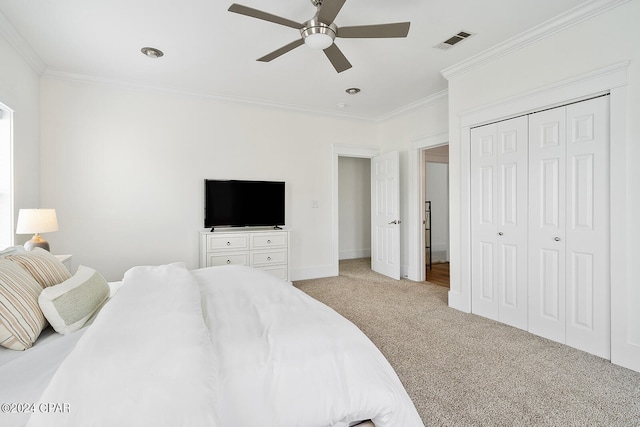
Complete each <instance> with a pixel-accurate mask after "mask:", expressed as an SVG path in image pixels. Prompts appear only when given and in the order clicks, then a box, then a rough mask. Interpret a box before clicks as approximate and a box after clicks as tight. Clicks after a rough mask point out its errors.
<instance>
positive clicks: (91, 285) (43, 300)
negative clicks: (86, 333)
mask: <svg viewBox="0 0 640 427" xmlns="http://www.w3.org/2000/svg"><path fill="white" fill-rule="evenodd" d="M109 292H110V289H109V284H108V283H107V281H106V280H105V279H104V277H102V275H101V274H100V273H98V272H97V271H95V270H94V269H92V268H89V267H85V266H80V267H79V268H78V271H77V272H76V274H75V275H74V276H73V277H71V278H70V279H67V280H65V281H64V282H62V283H60V284H59V285H55V286H50V287H47V288H45V289H44V290H43V291H42V293H41V294H40V297H39V298H38V302H39V303H40V308H41V309H42V312H43V313H44V316H45V317H46V318H47V320H48V321H49V323H50V324H51V326H53V329H55V330H56V332H58V333H60V334H63V335H66V334H68V333H70V332H74V331H77V330H78V329H80V328H82V327H83V326H84V325H85V323H87V321H88V320H89V319H90V318H91V316H93V314H94V313H95V312H96V311H97V310H98V309H99V308H100V307H102V304H103V303H104V302H105V301H106V300H107V298H108V297H109Z"/></svg>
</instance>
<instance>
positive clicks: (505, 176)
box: [497, 117, 529, 329]
mask: <svg viewBox="0 0 640 427" xmlns="http://www.w3.org/2000/svg"><path fill="white" fill-rule="evenodd" d="M528 138H529V135H528V120H527V118H526V117H517V118H515V119H511V120H507V121H504V122H500V123H498V233H497V242H498V246H497V249H498V267H497V271H498V277H497V279H498V295H499V300H498V304H499V312H500V315H499V320H500V321H501V322H504V323H506V324H508V325H512V326H516V327H518V328H521V329H527V305H528V304H527V298H528V296H527V286H528V282H529V279H528V276H527V263H528V257H527V251H528V247H527V221H528V212H527V206H528V200H527V194H528V170H527V169H528V159H527V157H528V156H527V151H528V149H527V147H528Z"/></svg>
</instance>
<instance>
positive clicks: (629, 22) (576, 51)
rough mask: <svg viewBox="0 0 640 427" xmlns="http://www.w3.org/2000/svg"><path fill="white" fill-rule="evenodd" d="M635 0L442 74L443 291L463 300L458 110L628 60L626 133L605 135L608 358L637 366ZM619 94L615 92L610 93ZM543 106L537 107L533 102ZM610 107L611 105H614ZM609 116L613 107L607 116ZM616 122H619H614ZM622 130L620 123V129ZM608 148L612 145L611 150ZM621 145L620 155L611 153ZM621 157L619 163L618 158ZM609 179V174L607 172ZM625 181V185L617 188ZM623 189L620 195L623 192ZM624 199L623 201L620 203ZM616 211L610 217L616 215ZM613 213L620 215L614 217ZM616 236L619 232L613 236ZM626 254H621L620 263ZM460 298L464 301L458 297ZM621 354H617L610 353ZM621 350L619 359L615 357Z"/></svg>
mask: <svg viewBox="0 0 640 427" xmlns="http://www.w3.org/2000/svg"><path fill="white" fill-rule="evenodd" d="M638 19H640V2H638V1H630V2H627V3H625V4H623V5H621V6H619V7H617V8H615V9H613V10H610V11H608V12H605V13H603V14H601V15H598V16H596V17H594V18H591V19H589V20H586V21H582V22H580V23H578V24H576V25H574V26H571V27H569V28H566V29H564V30H562V31H559V32H556V33H554V34H553V35H551V36H549V37H547V38H544V39H542V40H539V41H536V42H534V43H532V44H529V45H527V46H526V47H523V48H521V49H519V50H517V51H515V52H512V53H508V54H505V55H503V56H501V57H499V58H497V59H494V60H492V61H490V62H486V63H483V64H481V65H478V66H477V67H475V68H472V69H470V70H468V71H466V72H462V73H460V74H453V75H452V76H451V78H450V80H449V137H450V174H451V181H450V186H451V191H450V193H451V194H450V196H451V212H452V215H451V219H452V221H451V251H452V252H451V267H452V268H451V293H450V302H451V301H452V298H453V299H455V300H457V302H464V301H466V297H468V295H464V294H465V292H468V288H467V285H468V284H467V283H465V280H466V279H465V278H464V277H463V276H462V268H464V266H463V265H462V260H463V259H464V258H465V256H464V253H465V251H468V248H467V247H466V246H465V244H464V243H463V241H464V239H463V237H464V235H463V234H464V233H465V226H464V224H463V221H461V219H462V216H461V213H460V212H461V211H462V209H464V206H463V205H464V203H463V200H462V198H463V188H464V187H465V183H464V182H463V177H464V176H465V174H464V171H463V170H462V169H463V168H464V162H463V158H464V155H465V150H464V149H463V147H462V146H461V141H462V140H463V138H462V135H461V121H460V120H461V117H462V116H464V115H465V113H466V112H469V111H475V110H477V109H481V108H485V107H487V106H490V105H492V103H495V102H497V101H500V100H507V99H510V98H513V97H520V98H521V99H524V100H526V99H531V95H530V93H531V92H532V91H535V90H537V89H539V88H542V87H552V86H553V85H556V84H558V82H562V81H564V80H566V79H571V78H574V77H577V76H580V75H583V74H587V73H590V72H593V71H595V70H598V69H601V68H603V67H608V66H611V65H612V64H617V63H620V62H621V61H630V66H629V69H628V85H627V86H626V87H625V88H624V91H625V93H626V97H627V98H626V100H623V102H622V105H623V106H624V107H626V117H623V118H622V120H623V123H624V120H626V125H624V126H623V128H624V127H626V138H625V137H624V136H623V137H622V138H617V139H616V140H612V156H613V155H614V154H615V156H616V157H615V158H616V159H622V160H621V161H619V160H615V161H616V162H617V163H616V164H614V165H613V168H612V169H613V170H612V177H614V176H617V174H618V175H619V171H620V170H625V168H626V171H627V174H626V177H624V176H623V177H622V178H621V185H620V188H622V192H623V194H616V193H620V190H616V189H615V188H614V189H613V190H614V196H613V197H614V198H616V199H617V201H619V202H620V203H618V204H617V206H616V208H615V209H612V211H611V212H612V227H619V226H620V224H621V223H623V224H624V223H625V221H626V230H622V232H621V233H616V234H615V235H612V238H615V240H614V241H612V248H611V249H612V253H614V256H613V260H612V266H614V265H615V266H617V268H616V267H613V268H612V277H613V279H612V284H611V286H612V300H613V305H612V325H613V331H612V360H614V359H615V358H616V357H618V360H617V361H615V363H620V364H623V365H625V366H628V367H631V368H632V369H636V370H640V286H638V280H637V278H638V277H640V264H639V263H637V262H633V260H636V259H639V258H640V245H638V244H637V242H638V241H640V223H639V222H638V221H636V220H635V217H637V213H638V212H640V168H638V167H636V165H635V163H637V162H638V161H639V160H640V144H638V143H637V142H638V140H640V121H638V120H637V118H638V117H640V65H639V63H640V43H638V40H640V27H639V26H638V25H637V22H638ZM618 99H619V98H618ZM541 107H543V106H541ZM616 108H617V107H616ZM614 117H616V115H615V112H614V115H612V118H614ZM618 123H620V122H619V121H618ZM622 133H624V130H623V131H622ZM614 150H615V152H614ZM621 151H622V155H620V154H619V153H620V152H621ZM625 159H626V163H625ZM612 179H613V178H612ZM624 187H626V189H625V188H624ZM624 193H626V194H624ZM625 203H626V208H625ZM616 218H617V219H616ZM618 219H622V221H619V220H618ZM621 235H622V236H621ZM626 260H629V262H628V263H627V262H626ZM463 305H464V304H463ZM616 355H621V356H616ZM619 357H622V358H623V359H624V361H621V360H620V359H619Z"/></svg>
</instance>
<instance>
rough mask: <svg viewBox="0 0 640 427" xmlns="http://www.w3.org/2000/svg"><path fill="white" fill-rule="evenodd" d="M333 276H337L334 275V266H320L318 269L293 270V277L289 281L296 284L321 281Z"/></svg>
mask: <svg viewBox="0 0 640 427" xmlns="http://www.w3.org/2000/svg"><path fill="white" fill-rule="evenodd" d="M333 276H335V274H334V273H333V266H332V265H319V266H316V267H305V268H295V269H291V277H289V280H290V281H292V282H295V281H296V280H309V279H320V278H323V277H333Z"/></svg>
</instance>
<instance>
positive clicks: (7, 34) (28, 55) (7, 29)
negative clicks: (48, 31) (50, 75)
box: [0, 12, 47, 75]
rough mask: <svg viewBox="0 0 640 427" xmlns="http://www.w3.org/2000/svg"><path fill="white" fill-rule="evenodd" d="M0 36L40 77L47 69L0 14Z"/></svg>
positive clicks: (0, 13)
mask: <svg viewBox="0 0 640 427" xmlns="http://www.w3.org/2000/svg"><path fill="white" fill-rule="evenodd" d="M0 35H2V36H3V37H4V38H5V39H6V40H7V42H9V44H10V45H11V46H13V48H14V49H15V50H16V51H17V52H18V53H19V54H20V56H22V57H23V58H24V60H25V61H26V62H27V64H29V66H30V67H31V68H32V69H33V71H35V72H36V74H38V75H42V73H44V71H45V70H46V69H47V64H45V63H44V61H43V60H42V58H40V56H39V55H38V54H37V53H36V51H35V50H33V48H32V47H31V45H29V43H27V41H26V40H25V39H24V38H23V37H22V36H21V35H20V33H18V31H16V29H15V28H14V26H13V25H11V23H10V22H9V20H8V19H7V17H6V16H4V14H3V13H2V12H0Z"/></svg>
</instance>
